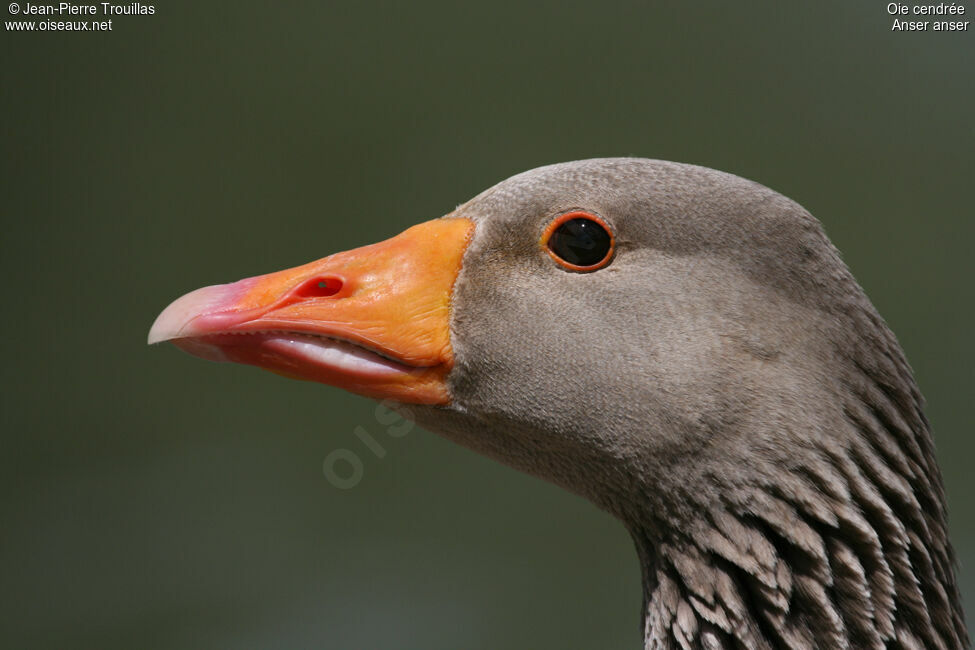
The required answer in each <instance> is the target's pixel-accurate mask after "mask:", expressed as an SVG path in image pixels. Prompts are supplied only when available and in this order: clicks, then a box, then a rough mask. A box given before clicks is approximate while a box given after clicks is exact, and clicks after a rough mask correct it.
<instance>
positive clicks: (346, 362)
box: [149, 217, 474, 404]
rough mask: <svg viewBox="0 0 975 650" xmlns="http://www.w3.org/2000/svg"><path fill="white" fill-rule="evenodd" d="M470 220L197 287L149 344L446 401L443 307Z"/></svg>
mask: <svg viewBox="0 0 975 650" xmlns="http://www.w3.org/2000/svg"><path fill="white" fill-rule="evenodd" d="M473 229H474V224H473V223H472V222H471V221H469V220H467V219H460V218H450V217H448V218H444V219H436V220H433V221H427V222H426V223H421V224H419V225H417V226H413V227H412V228H410V229H408V230H406V231H404V232H403V233H401V234H399V235H397V236H396V237H393V238H392V239H388V240H386V241H384V242H380V243H378V244H372V245H371V246H364V247H362V248H357V249H355V250H351V251H347V252H344V253H337V254H335V255H331V256H329V257H326V258H324V259H321V260H318V261H317V262H312V263H310V264H305V265H304V266H299V267H296V268H293V269H288V270H286V271H279V272H277V273H271V274H268V275H262V276H258V277H255V278H248V279H246V280H241V281H239V282H234V283H233V284H223V285H216V286H211V287H204V288H202V289H197V290H196V291H193V292H192V293H188V294H186V295H185V296H183V297H182V298H179V299H178V300H176V301H175V302H173V303H172V304H171V305H169V306H168V307H167V308H166V309H165V310H163V312H162V313H161V314H160V315H159V317H158V318H157V319H156V322H155V323H153V325H152V329H151V330H150V331H149V343H159V342H162V341H172V342H173V343H174V344H175V345H176V346H178V347H180V348H182V349H183V350H185V351H187V352H189V353H190V354H193V355H196V356H198V357H202V358H204V359H210V360H213V361H232V362H236V363H246V364H250V365H254V366H259V367H261V368H266V369H268V370H271V371H273V372H277V373H279V374H283V375H287V376H289V377H295V378H298V379H306V380H310V381H318V382H321V383H324V384H329V385H332V386H339V387H341V388H345V389H346V390H349V391H352V392H354V393H359V394H360V395H366V396H368V397H375V398H381V399H382V398H389V399H393V400H396V401H400V402H410V403H415V404H446V403H448V402H449V401H450V396H449V394H448V392H447V386H446V382H445V379H446V376H447V373H448V372H450V369H451V367H452V366H453V351H452V350H451V347H450V320H449V319H450V299H451V294H452V292H453V287H454V282H455V281H456V279H457V274H458V272H459V271H460V265H461V259H462V257H463V255H464V251H465V250H466V248H467V244H468V241H469V240H470V236H471V233H472V232H473Z"/></svg>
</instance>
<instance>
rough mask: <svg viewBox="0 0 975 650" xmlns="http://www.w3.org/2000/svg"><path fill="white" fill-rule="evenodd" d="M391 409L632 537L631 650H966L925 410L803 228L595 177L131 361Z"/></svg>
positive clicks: (799, 220)
mask: <svg viewBox="0 0 975 650" xmlns="http://www.w3.org/2000/svg"><path fill="white" fill-rule="evenodd" d="M160 341H171V342H173V343H174V344H176V345H177V346H178V347H180V348H182V349H183V350H186V351H187V352H190V353H192V354H194V355H197V356H200V357H203V358H206V359H211V360H218V361H233V362H238V363H247V364H253V365H257V366H260V367H263V368H266V369H270V370H273V371H275V372H278V373H282V374H285V375H288V376H292V377H296V378H300V379H306V380H312V381H318V382H322V383H325V384H330V385H333V386H339V387H342V388H345V389H347V390H349V391H353V392H355V393H359V394H362V395H367V396H370V397H373V398H377V399H382V400H389V401H390V402H391V403H394V404H396V405H398V406H397V408H401V409H403V410H404V411H408V412H409V414H410V416H411V417H412V418H413V419H415V420H416V421H417V422H418V423H420V424H421V425H423V426H424V427H427V428H429V429H430V430H432V431H435V432H438V433H440V434H442V435H444V436H446V437H447V438H449V439H450V440H454V441H456V442H458V443H460V444H462V445H466V446H467V447H470V448H472V449H474V450H476V451H478V452H480V453H483V454H486V455H488V456H490V457H493V458H495V459H497V460H499V461H501V462H503V463H507V464H508V465H511V466H513V467H515V468H517V469H520V470H523V471H525V472H528V473H530V474H533V475H535V476H539V477H541V478H544V479H547V480H549V481H552V482H554V483H556V484H558V485H560V486H562V487H563V488H565V489H567V490H570V491H572V492H574V493H576V494H579V495H581V496H583V497H585V498H588V499H590V500H591V501H593V502H594V503H595V504H596V505H598V506H599V507H601V508H603V509H605V510H607V511H608V512H610V513H612V514H613V515H615V516H616V517H617V518H618V519H619V520H620V521H621V522H622V523H623V524H624V525H625V526H626V528H627V529H628V530H629V532H630V534H631V536H632V538H633V540H634V542H635V544H636V549H637V555H638V558H639V561H640V563H641V567H642V584H643V592H644V608H643V616H642V618H643V631H644V637H645V646H646V648H738V647H742V648H834V649H835V648H961V647H966V646H967V644H968V637H967V633H966V629H965V623H964V619H963V616H962V611H961V606H960V603H959V595H958V589H957V587H956V580H955V576H954V565H953V563H954V558H953V554H952V550H951V546H950V544H949V541H948V533H947V527H946V515H945V499H944V494H943V488H942V482H941V476H940V473H939V470H938V467H937V464H936V461H935V454H934V448H933V443H932V439H931V433H930V430H929V426H928V422H927V420H926V418H925V415H924V412H923V400H922V397H921V394H920V393H919V392H918V388H917V386H916V384H915V382H914V379H913V376H912V373H911V369H910V367H909V366H908V364H907V361H906V360H905V357H904V354H903V352H902V351H901V348H900V346H899V345H898V343H897V341H896V339H895V338H894V335H893V334H892V333H891V331H890V330H889V329H888V327H887V325H886V324H885V323H884V321H883V320H882V319H881V318H880V316H879V315H878V314H877V312H876V310H875V309H874V307H873V306H872V305H871V303H870V301H869V300H868V299H867V297H866V296H865V295H864V293H863V290H862V289H861V288H860V287H859V285H858V284H857V282H856V281H855V280H854V278H853V276H852V275H851V274H850V272H849V270H848V269H847V267H846V266H845V265H844V264H843V262H842V261H841V260H840V256H839V254H838V253H837V251H836V249H835V248H834V247H833V246H832V244H831V243H830V241H829V240H828V239H827V237H826V235H825V234H824V232H823V229H822V227H821V226H820V224H819V222H818V221H817V220H816V219H814V218H813V217H812V216H811V215H810V214H809V213H808V212H807V211H806V210H804V209H803V208H802V207H800V206H799V205H797V204H796V203H794V202H793V201H791V200H789V199H787V198H785V197H783V196H781V195H780V194H777V193H775V192H773V191H771V190H769V189H767V188H765V187H763V186H761V185H758V184H756V183H753V182H750V181H747V180H744V179H742V178H739V177H736V176H733V175H730V174H726V173H722V172H718V171H714V170H711V169H706V168H703V167H697V166H692V165H684V164H677V163H672V162H663V161H655V160H644V159H633V158H618V159H600V160H585V161H578V162H570V163H565V164H559V165H552V166H548V167H542V168H539V169H535V170H532V171H529V172H526V173H523V174H520V175H517V176H514V177H512V178H510V179H508V180H506V181H504V182H502V183H500V184H498V185H496V186H495V187H493V188H491V189H489V190H486V191H485V192H483V193H481V194H480V195H478V196H477V197H475V198H473V199H471V200H470V201H468V202H467V203H465V204H463V205H461V206H460V207H458V208H457V209H456V210H454V211H453V212H451V213H450V214H448V215H447V216H445V217H443V218H440V219H436V220H433V221H429V222H426V223H423V224H420V225H417V226H414V227H412V228H410V229H408V230H406V231H405V232H403V233H402V234H400V235H398V236H396V237H394V238H392V239H389V240H387V241H385V242H381V243H378V244H373V245H371V246H366V247H363V248H359V249H356V250H352V251H348V252H344V253H338V254H335V255H332V256H330V257H326V258H324V259H322V260H319V261H317V262H312V263H310V264H306V265H304V266H299V267H297V268H294V269H290V270H286V271H281V272H278V273H272V274H269V275H264V276H259V277H256V278H250V279H247V280H241V281H240V282H236V283H233V284H228V285H219V286H212V287H205V288H203V289H199V290H197V291H194V292H192V293H190V294H187V295H186V296H184V297H182V298H180V299H178V300H176V301H175V302H174V303H172V304H171V305H170V306H169V307H167V308H166V310H165V311H163V312H162V314H160V316H159V317H158V319H157V320H156V322H155V324H154V325H153V326H152V329H151V331H150V334H149V342H150V343H156V342H160Z"/></svg>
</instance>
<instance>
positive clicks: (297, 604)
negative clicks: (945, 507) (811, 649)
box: [0, 1, 975, 649]
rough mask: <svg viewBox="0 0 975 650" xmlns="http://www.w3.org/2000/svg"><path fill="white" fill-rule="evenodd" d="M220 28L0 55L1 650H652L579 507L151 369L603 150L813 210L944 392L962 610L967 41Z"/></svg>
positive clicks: (650, 26) (165, 369) (575, 17)
mask: <svg viewBox="0 0 975 650" xmlns="http://www.w3.org/2000/svg"><path fill="white" fill-rule="evenodd" d="M215 5H216V3H211V4H209V5H206V4H203V3H178V4H177V3H166V4H164V5H156V14H155V15H153V16H148V17H121V18H120V17H116V18H115V20H114V25H113V31H112V32H111V33H101V34H95V33H80V34H70V33H32V34H24V33H14V32H10V31H4V32H3V34H2V37H0V42H2V55H3V59H2V61H3V65H2V72H0V77H2V96H3V114H2V126H0V129H2V133H3V156H2V184H3V185H2V187H3V191H2V197H3V213H2V214H3V237H2V242H3V243H2V246H3V255H2V258H0V265H2V273H3V302H2V304H3V318H2V327H3V333H2V337H0V346H2V347H0V353H2V358H3V363H2V364H0V372H2V377H3V390H2V396H0V399H2V411H0V418H2V454H0V481H2V492H0V524H2V532H0V585H2V588H0V646H2V647H4V648H69V647H70V648H101V649H105V648H190V647H200V648H202V647H205V648H426V649H431V648H434V649H436V648H445V649H446V648H532V649H541V648H637V647H640V613H639V610H640V590H639V579H638V565H637V561H636V555H635V552H634V551H633V549H632V548H631V544H630V540H629V538H628V537H627V535H626V533H625V532H624V531H623V529H622V527H621V526H619V525H617V524H616V523H615V522H614V521H613V520H612V519H611V518H610V517H608V516H607V515H605V514H603V513H601V512H600V511H597V510H596V509H595V508H594V507H593V506H591V505H589V504H588V503H587V502H584V501H582V500H580V499H578V498H575V497H572V496H570V495H568V494H565V493H563V492H561V491H559V490H558V489H556V488H554V487H552V486H550V485H548V484H545V483H542V482H540V481H538V480H535V479H532V478H529V477H526V476H523V475H520V474H518V473H516V472H514V471H512V470H509V469H507V468H505V467H502V466H500V465H498V464H495V463H493V462H491V461H488V460H485V459H482V458H480V457H478V456H476V455H474V454H473V453H471V452H469V451H467V450H465V449H462V448H459V447H457V446H454V445H452V444H450V443H448V442H446V441H444V440H442V439H440V438H438V437H436V436H434V435H432V434H429V433H427V432H425V431H420V430H419V429H415V430H414V431H412V432H411V433H410V434H409V435H407V436H405V437H403V438H399V439H394V438H389V437H383V436H384V434H383V433H382V432H383V431H384V427H382V426H381V425H379V424H378V423H377V421H376V418H375V415H374V405H373V403H372V402H370V401H369V400H366V399H363V398H358V397H354V396H351V395H348V394H344V393H342V392H341V391H339V390H336V389H330V388H326V387H324V386H319V385H312V384H305V383H299V382H293V381H288V380H285V379H281V378H279V377H276V376H274V375H271V374H268V373H265V372H261V371H258V370H255V369H253V368H248V367H239V366H224V365H217V364H208V363H204V362H201V361H199V360H196V359H192V358H190V357H189V356H187V355H185V354H182V353H180V352H178V351H177V350H175V349H173V348H171V347H156V348H148V347H147V346H146V345H145V337H146V333H147V331H148V328H149V325H150V324H151V322H152V320H153V318H154V317H155V316H156V314H157V313H158V312H159V311H160V310H161V309H162V308H163V307H164V306H165V305H166V304H167V303H168V302H169V301H170V300H171V299H173V298H175V297H177V296H178V295H180V294H182V293H184V292H186V291H188V290H190V289H194V288H196V287H198V286H202V285H205V284H213V283H219V282H226V281H231V280H236V279H238V278H241V277H245V276H250V275H255V274H258V273H263V272H267V271H271V270H276V269H280V268H284V267H288V266H293V265H296V264H299V263H303V262H306V261H309V260H312V259H317V258H319V257H322V256H324V255H325V254H328V253H330V252H334V251H338V250H343V249H346V248H350V247H355V246H359V245H362V244H365V243H369V242H372V241H376V240H378V239H382V238H386V237H388V236H391V235H393V234H395V233H397V232H399V231H400V230H402V229H403V228H405V227H407V226H409V225H411V224H413V223H416V222H419V221H422V220H426V219H429V218H432V217H436V216H439V215H441V214H444V213H445V212H448V211H449V210H451V209H452V208H453V207H454V206H455V205H457V204H458V203H460V202H462V201H464V200H466V199H467V198H469V197H471V196H472V195H474V194H475V193H477V192H479V191H480V190H482V189H484V188H486V187H488V186H490V185H492V184H494V183H495V182H497V181H500V180H502V179H504V178H505V177H507V176H509V175H511V174H514V173H517V172H520V171H523V170H526V169H529V168H532V167H535V166H538V165H542V164H546V163H552V162H559V161H564V160H572V159H578V158H587V157H593V156H616V155H637V156H646V157H654V158H666V159H672V160H678V161H683V162H692V163H698V164H702V165H706V166H710V167H715V168H718V169H722V170H725V171H730V172H734V173H737V174H740V175H742V176H745V177H748V178H751V179H754V180H757V181H759V182H761V183H764V184H766V185H768V186H770V187H772V188H774V189H776V190H778V191H780V192H782V193H784V194H786V195H788V196H790V197H792V198H794V199H796V200H797V201H799V202H800V203H802V204H803V205H805V206H806V207H807V208H808V209H810V210H811V211H812V212H813V214H815V215H816V216H818V218H819V219H821V220H822V221H823V222H824V224H825V226H826V229H827V232H828V233H829V234H830V236H831V237H832V239H833V241H834V242H835V243H836V244H837V246H838V247H839V248H840V249H841V250H842V251H843V253H844V256H845V259H846V261H847V262H848V264H849V265H850V266H851V267H852V269H853V271H854V273H855V275H856V276H857V278H858V279H859V280H860V282H861V283H862V284H863V286H864V287H865V288H866V290H867V293H868V294H869V295H870V296H871V297H872V299H873V301H874V302H875V304H876V305H877V307H878V308H879V310H880V312H881V313H882V314H883V315H884V316H885V318H886V319H887V320H888V321H889V322H890V324H891V326H892V327H893V329H894V331H895V332H896V333H897V335H898V336H899V338H900V341H901V343H902V344H903V346H904V348H905V349H906V351H907V354H908V357H909V358H910V360H911V362H912V364H913V366H914V369H915V371H916V373H917V376H918V380H919V382H920V385H921V388H922V390H923V391H924V393H925V395H926V396H927V399H928V404H929V409H928V413H929V416H930V418H931V420H932V422H933V425H934V429H935V433H936V443H937V447H938V453H939V457H940V459H941V463H942V468H943V471H944V478H945V482H946V484H947V490H948V495H949V501H950V512H951V529H952V534H953V539H954V543H955V547H956V549H957V551H958V555H959V560H960V564H961V569H960V578H961V582H962V587H963V591H964V592H965V594H966V595H967V596H968V598H967V602H968V608H967V609H968V612H969V616H970V617H971V612H972V611H973V608H975V603H973V600H975V504H973V480H972V478H971V474H970V464H971V455H972V453H973V451H975V439H973V437H972V435H971V433H972V432H971V427H970V415H969V410H968V409H969V408H970V407H971V402H972V397H973V381H972V379H973V374H972V368H973V364H975V358H973V347H972V345H971V330H972V326H971V319H972V316H973V300H972V298H973V292H972V279H973V272H972V271H973V264H972V254H971V252H970V248H971V245H972V241H973V234H975V233H973V228H972V220H971V217H972V211H971V208H970V205H971V203H970V202H971V199H972V185H973V181H975V178H973V176H975V174H973V172H975V128H973V120H972V117H973V114H975V84H973V83H972V79H973V70H975V33H973V32H972V31H969V32H967V33H955V34H936V33H930V32H929V33H926V34H916V33H915V34H904V33H891V31H890V26H891V22H892V19H891V17H890V16H888V15H887V13H886V11H885V6H886V3H885V2H876V1H871V2H858V3H851V2H841V1H835V2H817V3H790V4H788V5H786V4H785V3H781V2H771V1H768V2H755V3H747V6H745V5H744V4H743V3H724V2H696V3H684V2H655V3H651V2H640V3H620V4H616V5H614V6H603V7H602V8H596V5H595V3H591V4H590V5H589V6H583V5H577V4H573V3H567V2H554V1H553V2H547V3H537V4H536V3H527V4H526V3H501V2H490V3H480V4H476V5H475V4H459V3H376V2H359V3H327V2H307V3H303V4H298V3H270V2H267V3H262V2H251V1H243V2H235V3H232V4H231V3H226V4H225V5H224V6H223V8H218V7H216V6H215ZM969 9H970V12H972V11H975V7H970V8H969ZM0 12H2V9H0ZM8 18H9V17H8V16H4V19H5V20H6V19H8ZM966 18H970V16H966ZM61 19H66V18H61ZM357 425H358V426H363V427H365V428H366V429H367V430H369V431H371V432H372V433H373V434H374V435H376V436H377V437H378V439H379V440H380V442H382V444H383V445H384V447H385V448H386V451H387V453H386V456H385V457H384V458H382V459H378V458H376V457H374V456H372V455H371V454H370V452H368V451H367V450H366V449H365V447H364V446H363V445H362V443H361V442H360V441H359V439H358V438H357V437H356V435H355V434H354V430H355V427H356V426H357ZM336 448H348V449H352V450H354V451H355V452H356V453H357V454H359V456H360V457H361V458H362V460H363V463H364V476H363V479H362V481H361V483H360V484H359V485H358V486H356V487H355V488H354V489H351V490H347V491H342V490H338V489H336V488H335V487H333V486H332V485H330V484H329V482H328V481H326V480H325V478H324V477H323V475H322V461H323V459H324V458H325V457H326V455H327V454H328V453H329V452H331V451H332V450H334V449H336Z"/></svg>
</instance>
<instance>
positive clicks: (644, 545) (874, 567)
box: [631, 309, 969, 650]
mask: <svg viewBox="0 0 975 650" xmlns="http://www.w3.org/2000/svg"><path fill="white" fill-rule="evenodd" d="M857 317H858V318H865V319H867V320H869V321H870V322H869V323H862V325H869V326H870V328H871V329H872V330H873V331H874V332H876V333H877V334H878V336H875V337H872V338H870V339H866V340H869V341H871V342H870V343H869V344H866V345H864V346H863V347H862V348H861V349H858V350H855V351H854V353H853V354H851V355H849V358H848V360H849V361H850V364H849V367H850V368H851V371H850V372H849V373H848V374H847V376H845V377H843V378H842V379H841V381H840V382H838V385H839V386H841V387H842V388H843V389H844V391H843V392H844V393H845V397H844V398H840V399H842V412H843V418H842V421H840V422H837V423H832V424H831V425H830V426H844V427H848V428H849V429H850V432H849V434H847V435H841V436H835V437H827V438H828V439H833V440H836V439H841V440H849V441H852V442H850V443H849V444H848V446H846V447H841V446H840V445H830V444H820V445H819V446H818V449H817V452H816V453H815V454H811V455H810V454H805V455H803V457H802V460H801V461H799V462H798V463H797V464H795V465H794V466H788V467H785V466H784V467H780V468H778V469H777V472H775V480H768V479H765V480H762V479H756V480H751V481H746V482H744V483H738V484H735V482H734V480H729V478H728V477H727V476H710V477H708V478H709V480H712V481H714V483H715V485H716V486H717V487H718V489H719V490H720V491H721V494H722V497H721V499H720V500H719V501H718V502H717V503H715V502H714V500H713V499H712V500H711V502H709V503H694V501H695V498H696V497H695V494H697V492H695V490H693V489H688V490H687V492H686V493H683V494H681V495H680V498H681V499H684V500H686V501H687V502H689V508H690V509H697V510H698V516H696V517H695V519H694V521H693V523H692V524H690V525H685V526H682V527H680V529H678V527H675V526H673V525H670V526H668V525H667V522H659V521H658V522H651V525H650V526H647V527H643V526H640V525H636V526H631V532H632V533H633V535H634V538H635V539H636V542H637V548H638V551H639V553H640V557H641V562H642V563H643V565H644V576H643V581H644V599H645V611H646V617H645V621H644V633H645V639H646V647H647V648H648V649H649V648H783V647H787V648H838V649H842V648H856V649H858V648H944V649H946V650H950V649H954V648H965V647H968V644H969V641H968V636H967V632H966V629H965V622H964V618H963V615H962V612H961V607H960V597H959V593H958V589H957V586H956V584H955V578H954V572H953V565H954V555H953V552H952V549H951V546H950V544H949V542H948V535H947V525H946V513H945V505H944V493H943V488H942V482H941V476H940V473H939V470H938V467H937V464H936V462H935V457H934V449H933V445H932V440H931V435H930V431H929V426H928V422H927V419H926V418H925V416H924V414H923V411H922V407H923V401H922V398H921V396H920V393H919V392H918V390H917V388H916V385H915V383H914V381H913V378H912V376H911V372H910V369H909V367H908V365H907V363H906V361H905V359H904V357H903V354H902V353H901V351H900V348H899V346H898V345H897V343H896V341H895V340H894V338H893V335H892V334H891V333H890V331H889V330H888V329H887V327H886V325H884V323H883V322H882V321H881V320H880V318H879V316H876V313H875V312H873V310H872V309H866V310H857ZM760 474H761V473H759V472H756V475H760ZM766 476H767V474H766ZM701 513H703V514H701ZM661 531H663V532H661Z"/></svg>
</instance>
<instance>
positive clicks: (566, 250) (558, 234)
mask: <svg viewBox="0 0 975 650" xmlns="http://www.w3.org/2000/svg"><path fill="white" fill-rule="evenodd" d="M609 246H610V239H609V233H608V232H606V229H605V228H603V227H602V226H601V225H599V224H598V223H596V222H595V221H593V220H592V219H570V220H569V221H566V222H565V223H563V224H562V225H561V226H559V227H558V228H556V229H555V232H553V233H552V235H551V236H550V237H549V238H548V247H549V248H550V249H552V252H553V253H555V254H556V255H558V256H559V257H561V258H562V259H563V260H565V261H566V262H568V263H569V264H575V265H576V266H592V265H593V264H598V263H600V262H602V261H603V259H604V258H605V257H606V254H607V253H609Z"/></svg>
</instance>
